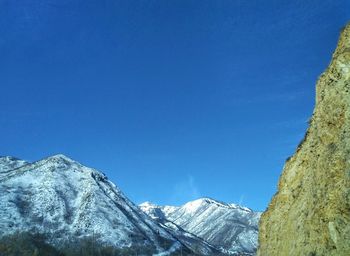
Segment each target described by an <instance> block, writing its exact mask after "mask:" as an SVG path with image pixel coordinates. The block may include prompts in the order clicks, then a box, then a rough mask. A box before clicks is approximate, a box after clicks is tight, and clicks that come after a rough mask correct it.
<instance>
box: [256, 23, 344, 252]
mask: <svg viewBox="0 0 350 256" xmlns="http://www.w3.org/2000/svg"><path fill="white" fill-rule="evenodd" d="M259 232H260V233H259V243H260V246H259V249H258V255H259V256H275V255H276V256H289V255H291V256H294V255H296V256H299V255H300V256H303V255H305V256H316V255H317V256H321V255H324V256H350V23H349V24H348V25H347V26H346V27H345V28H344V29H343V31H342V33H341V36H340V39H339V42H338V46H337V48H336V50H335V52H334V54H333V58H332V61H331V63H330V65H329V67H328V68H327V70H326V71H325V72H324V73H323V74H322V75H321V76H320V78H319V80H318V82H317V85H316V106H315V109H314V112H313V115H312V118H311V120H310V125H309V128H308V130H307V132H306V135H305V138H304V140H303V141H302V143H301V144H300V145H299V146H298V148H297V150H296V152H295V154H294V155H293V156H292V157H291V158H290V159H289V160H287V162H286V163H285V166H284V170H283V173H282V175H281V177H280V180H279V184H278V192H277V193H276V194H275V196H274V197H273V199H272V201H271V202H270V205H269V207H268V209H267V211H266V212H265V213H264V214H263V216H262V218H261V220H260V231H259Z"/></svg>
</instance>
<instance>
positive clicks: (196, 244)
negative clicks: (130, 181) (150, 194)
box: [139, 202, 224, 255]
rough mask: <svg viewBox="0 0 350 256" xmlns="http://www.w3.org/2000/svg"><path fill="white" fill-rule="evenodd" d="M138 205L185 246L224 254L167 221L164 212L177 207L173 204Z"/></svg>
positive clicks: (211, 253)
mask: <svg viewBox="0 0 350 256" xmlns="http://www.w3.org/2000/svg"><path fill="white" fill-rule="evenodd" d="M139 207H140V208H141V209H142V211H144V212H145V213H147V214H148V215H149V216H150V217H151V218H152V219H154V220H156V221H157V222H158V223H159V224H160V225H161V226H162V227H163V228H165V229H166V230H168V231H169V232H170V233H172V234H174V235H175V236H176V237H177V238H178V239H179V240H180V241H181V242H182V243H183V244H184V245H186V247H188V248H190V249H191V250H192V251H195V252H200V253H201V255H208V254H210V255H224V251H223V250H221V249H220V248H216V247H214V246H213V245H211V244H209V243H208V242H206V241H204V240H203V239H202V238H200V237H197V236H195V235H194V234H191V233H189V232H187V231H185V230H184V229H183V228H181V227H180V226H178V225H176V224H175V223H173V222H171V221H169V220H168V219H167V218H166V213H171V212H173V211H174V210H176V209H177V207H175V206H157V205H155V204H152V203H150V202H145V203H143V204H141V205H139Z"/></svg>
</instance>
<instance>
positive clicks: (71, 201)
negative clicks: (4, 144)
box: [0, 155, 219, 255]
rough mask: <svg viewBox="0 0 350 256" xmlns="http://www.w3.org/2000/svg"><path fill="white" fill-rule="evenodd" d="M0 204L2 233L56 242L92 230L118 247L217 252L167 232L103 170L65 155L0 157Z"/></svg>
mask: <svg viewBox="0 0 350 256" xmlns="http://www.w3.org/2000/svg"><path fill="white" fill-rule="evenodd" d="M0 208H1V211H0V219H1V222H0V236H4V235H9V234H12V233H14V232H16V231H20V232H26V231H29V232H32V233H45V234H46V235H49V237H50V239H51V243H53V244H55V245H60V244H62V243H64V242H66V241H67V240H70V239H79V238H85V237H91V236H94V237H95V238H96V239H97V240H98V241H99V242H102V243H104V244H108V245H112V246H115V247H118V248H122V247H133V246H138V247H142V246H143V247H147V246H148V247H150V248H153V251H154V252H155V253H161V254H160V255H168V254H169V253H167V250H170V251H176V250H183V251H184V252H186V251H187V252H191V251H194V252H196V253H197V254H199V255H216V254H217V253H219V251H218V250H217V249H215V247H213V246H211V245H209V244H208V243H205V242H204V241H203V240H202V239H200V238H197V237H195V236H193V235H190V234H188V236H187V235H186V232H184V231H179V232H173V233H171V232H169V230H170V229H169V228H167V227H166V228H164V227H162V226H161V225H160V224H159V223H158V222H155V221H154V220H152V219H151V218H150V217H149V216H148V215H146V214H145V213H144V212H143V211H141V210H140V209H139V207H138V206H136V205H135V204H133V203H132V202H131V201H130V200H129V199H128V198H127V197H126V196H125V195H124V194H123V193H122V192H121V191H120V190H119V188H118V187H117V186H116V185H114V184H113V183H112V182H111V181H109V180H108V178H107V177H106V176H105V175H104V174H103V173H101V172H98V171H97V170H94V169H92V168H88V167H85V166H83V165H81V164H80V163H78V162H76V161H74V160H72V159H70V158H68V157H66V156H64V155H55V156H52V157H49V158H46V159H43V160H40V161H37V162H34V163H28V162H26V161H23V160H20V159H17V158H13V157H0ZM177 236H180V237H179V238H178V237H177ZM182 239H183V241H182ZM194 245H195V246H194ZM181 248H182V249H181ZM189 248H191V249H189ZM170 251H168V252H170ZM145 255H148V254H145ZM149 255H151V254H149Z"/></svg>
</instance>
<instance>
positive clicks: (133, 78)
mask: <svg viewBox="0 0 350 256" xmlns="http://www.w3.org/2000/svg"><path fill="white" fill-rule="evenodd" d="M348 20H350V2H349V1H346V0H339V1H330V0H328V1H327V0H326V1H315V0H313V1H301V0H298V1H238V0H232V1H214V0H213V1H205V0H203V1H199V0H197V1H191V0H186V1H170V0H169V1H163V0H158V1H153V0H148V1H144V0H142V1H141V0H140V1H129V0H125V1H117V0H93V1H92V0H74V1H73V0H69V1H68V0H46V1H36V0H24V1H16V0H0V34H1V37H0V56H1V57H0V89H1V93H0V138H1V143H0V154H1V155H13V156H17V157H19V158H23V159H27V160H38V159H41V158H44V157H46V156H49V155H52V154H56V153H64V154H66V155H68V156H70V157H72V158H74V159H76V160H78V161H80V162H82V163H84V164H86V165H88V166H91V167H94V168H97V169H99V170H101V171H103V172H105V173H106V174H107V175H108V176H109V178H110V179H111V180H112V181H114V182H115V183H116V184H117V185H118V186H119V187H120V188H121V189H122V190H123V191H124V192H125V193H126V194H127V195H128V196H129V197H130V198H131V199H132V200H134V201H135V202H136V203H140V202H142V201H145V200H149V201H153V202H155V203H158V204H175V205H178V204H181V203H184V202H186V201H188V200H192V199H195V198H198V197H201V196H209V197H212V198H215V199H219V200H223V201H226V202H236V203H242V204H244V205H246V206H248V207H251V208H253V209H257V210H264V209H265V207H266V206H267V204H268V202H269V200H270V198H271V197H272V195H273V194H274V193H275V191H276V186H277V181H278V178H279V175H280V173H281V170H282V168H283V164H284V161H285V159H286V158H287V157H288V156H290V155H291V154H292V153H293V152H294V150H295V148H296V146H297V144H298V143H299V141H300V140H301V139H302V137H303V135H304V131H305V129H306V127H307V120H308V118H309V117H310V115H311V113H312V109H313V104H314V94H315V82H316V79H317V77H318V76H319V75H320V73H321V72H322V71H323V70H324V69H325V68H326V67H327V64H328V63H329V61H330V58H331V54H332V51H333V50H334V48H335V45H336V42H337V39H338V35H339V32H340V30H341V28H342V27H343V26H344V25H345V23H346V22H347V21H348Z"/></svg>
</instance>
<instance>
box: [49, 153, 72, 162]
mask: <svg viewBox="0 0 350 256" xmlns="http://www.w3.org/2000/svg"><path fill="white" fill-rule="evenodd" d="M47 160H56V161H65V162H72V163H76V161H75V160H73V159H72V158H70V157H68V156H66V155H64V154H56V155H53V156H50V157H48V158H47Z"/></svg>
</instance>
